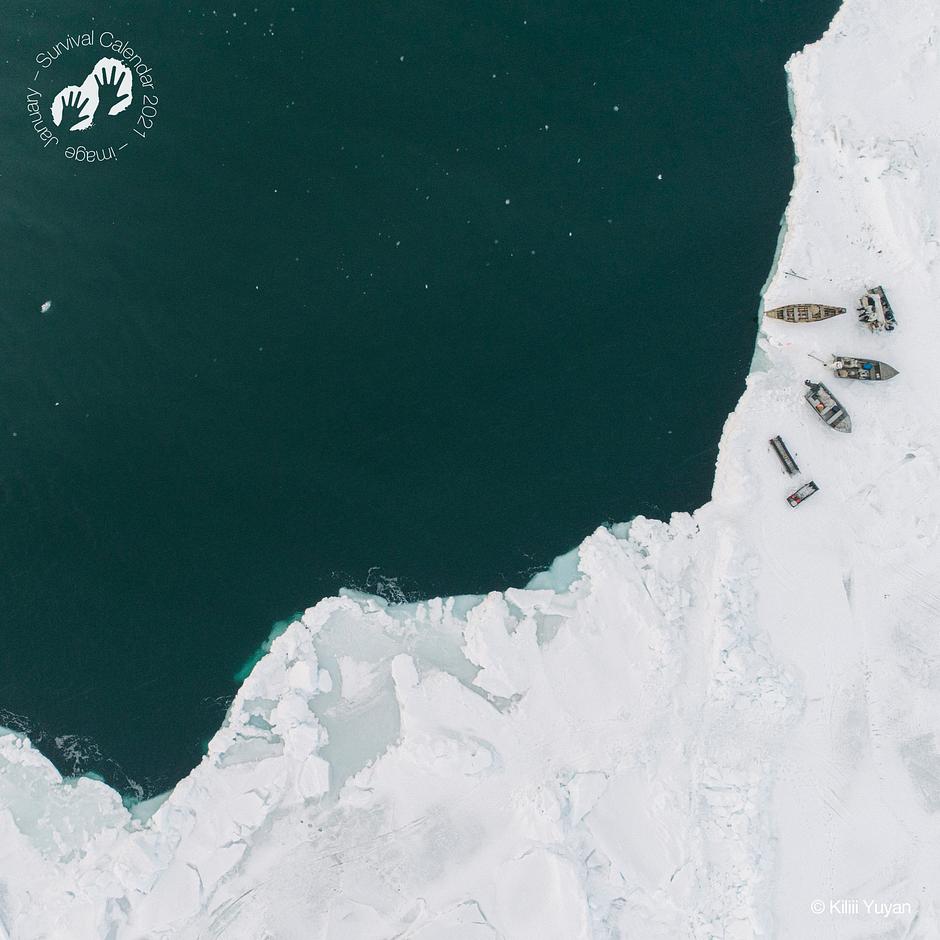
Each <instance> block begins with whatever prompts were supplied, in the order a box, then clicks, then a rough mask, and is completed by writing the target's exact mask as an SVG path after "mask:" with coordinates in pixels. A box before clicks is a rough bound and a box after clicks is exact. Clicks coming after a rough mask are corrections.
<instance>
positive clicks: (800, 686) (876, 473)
mask: <svg viewBox="0 0 940 940" xmlns="http://www.w3.org/2000/svg"><path fill="white" fill-rule="evenodd" d="M938 27H940V8H938V7H937V5H936V4H935V3H933V2H930V0H845V3H844V4H843V7H842V8H841V10H840V11H839V13H838V14H837V16H836V17H835V19H834V20H833V23H832V25H831V26H830V28H829V30H828V31H827V32H826V34H825V36H824V37H823V38H822V39H821V40H820V41H818V42H817V43H815V44H813V45H811V46H808V47H807V48H806V49H805V50H804V51H803V52H802V53H800V54H798V55H796V56H794V57H793V59H792V60H791V62H790V63H789V65H788V72H789V80H790V83H791V90H792V94H793V99H794V102H795V122H794V131H793V136H794V143H795V146H796V152H797V157H798V163H797V167H796V172H795V185H794V189H793V193H792V196H791V200H790V204H789V207H788V209H787V213H786V220H785V229H784V232H783V237H782V243H781V244H780V246H779V252H778V258H777V261H776V264H775V268H774V271H773V273H772V276H771V279H770V281H769V282H768V284H767V285H766V287H765V299H766V301H767V304H768V306H774V305H777V304H782V303H788V302H801V301H804V300H819V301H822V302H825V303H832V304H837V305H841V306H846V307H848V308H850V309H851V308H853V307H854V302H855V299H856V298H857V296H858V295H859V293H860V291H861V289H862V288H863V287H864V286H866V285H870V284H874V283H882V284H884V285H885V287H886V289H887V291H888V294H889V296H890V298H891V300H892V303H893V305H894V308H895V311H896V312H897V315H898V319H899V323H900V325H899V329H898V330H897V331H896V332H895V333H894V334H892V335H889V336H870V335H869V334H868V333H867V332H866V331H864V330H863V328H862V327H861V326H859V325H858V324H857V323H856V322H855V319H854V317H853V316H852V315H851V313H850V314H849V315H847V316H844V317H839V318H836V319H835V320H832V321H828V322H825V323H821V324H815V325H810V326H790V325H788V324H784V323H778V322H773V323H771V322H766V323H764V324H762V327H761V333H760V336H759V339H758V347H759V358H760V362H761V367H760V369H759V370H758V369H755V370H754V371H752V373H751V375H750V376H749V378H748V383H747V389H746V391H745V393H744V395H743V396H742V398H741V401H740V403H739V404H738V407H737V408H736V410H735V411H734V413H733V414H732V415H731V416H730V417H729V419H728V421H727V423H726V426H725V429H724V434H723V437H722V443H721V449H720V454H719V460H718V465H717V468H716V477H715V485H714V490H713V495H712V500H711V501H710V502H709V503H708V504H707V505H706V506H703V507H702V508H701V509H700V510H698V511H697V512H696V513H694V514H693V515H688V514H676V515H674V516H673V517H672V519H671V520H670V522H669V523H668V524H667V523H663V522H657V521H653V520H647V519H643V518H638V519H636V520H634V521H633V522H632V523H631V524H630V525H629V526H615V527H614V528H613V529H612V530H607V529H599V530H598V531H597V532H595V533H594V534H593V535H592V536H590V537H589V538H588V539H586V540H585V541H584V542H583V543H582V545H581V546H580V548H579V550H578V556H577V561H578V574H577V577H576V578H575V580H574V581H573V582H572V583H571V584H570V586H568V588H567V590H553V589H552V588H551V587H547V586H546V587H541V586H539V587H535V588H532V589H529V590H507V591H505V592H503V593H493V594H490V595H488V596H487V597H486V598H484V599H482V600H479V599H466V598H457V599H454V598H452V599H448V600H432V601H428V602H425V603H421V604H417V605H411V606H407V607H389V606H387V605H384V604H383V603H382V602H380V601H379V600H377V599H376V598H371V597H363V596H354V595H350V596H346V597H340V598H331V599H328V600H325V601H322V602H321V603H319V604H318V605H317V606H316V607H314V608H311V609H310V610H308V611H307V612H306V613H305V614H304V615H303V617H302V618H301V619H300V620H299V621H297V622H295V623H293V624H292V625H291V626H290V627H288V629H287V630H286V631H285V632H284V633H283V634H282V635H281V636H280V637H278V638H277V639H276V640H274V642H273V643H272V645H271V649H270V652H269V653H268V654H267V655H266V656H264V657H263V658H262V659H261V660H260V662H258V664H257V665H256V666H255V668H254V669H253V670H252V672H251V674H250V675H249V676H248V678H247V679H246V680H245V682H244V684H243V686H242V688H241V689H240V691H239V693H238V695H237V697H236V699H235V701H234V703H233V705H232V707H231V709H230V712H229V715H228V717H227V719H226V722H225V724H224V725H223V727H222V728H221V729H220V731H219V732H218V734H217V735H216V736H215V737H214V738H213V740H212V742H211V743H210V746H209V751H208V754H207V756H206V758H205V759H204V760H203V762H202V763H201V764H200V766H199V767H197V768H196V769H195V770H194V771H193V772H192V773H191V774H190V775H189V776H188V777H187V778H186V779H185V780H183V781H181V782H180V783H179V784H178V785H177V786H176V788H175V789H174V790H173V792H172V793H171V794H170V795H169V796H168V797H167V798H166V800H165V801H164V802H162V804H161V805H159V806H158V807H157V808H156V809H155V810H154V812H153V813H152V815H150V816H149V818H146V819H142V818H135V817H133V816H132V815H131V814H130V813H129V812H128V810H126V809H125V807H124V806H123V805H122V803H121V800H120V797H119V796H118V794H117V793H116V792H114V791H113V790H111V789H110V788H108V787H107V786H105V785H104V784H103V783H101V782H99V781H95V780H92V779H88V778H82V779H78V780H69V781H63V780H62V779H61V778H60V776H59V775H58V773H57V772H56V771H55V769H54V768H53V767H52V765H51V764H50V763H49V762H48V761H47V760H46V759H45V758H44V757H42V755H40V754H39V753H38V752H37V751H36V750H35V749H33V748H32V747H31V746H30V744H29V741H28V740H27V739H25V738H23V737H21V736H17V735H14V734H12V733H10V734H6V735H3V736H0V936H9V937H15V938H17V940H19V938H39V937H43V938H53V937H63V938H84V937H89V938H92V937H95V938H97V937H108V938H115V940H116V938H137V937H174V938H177V937H193V938H195V937H199V938H202V937H231V938H235V937H237V938H241V937H245V938H249V937H250V938H259V937H277V938H294V937H297V938H301V937H303V938H316V937H319V938H342V940H346V938H352V940H369V938H375V940H380V938H382V940H384V938H389V937H400V938H406V937H407V938H416V940H438V938H440V940H443V938H447V940H452V938H456V940H483V938H494V940H495V938H507V940H526V938H533V940H535V938H538V940H552V938H557V940H577V938H588V937H610V938H614V937H642V938H644V940H656V938H663V940H665V938H669V940H674V938H677V937H693V938H702V940H704V938H713V937H714V938H718V937H721V938H723V940H734V938H742V940H743V938H750V937H781V938H799V940H809V938H815V937H826V938H831V937H839V938H848V937H871V936H874V935H876V934H877V935H878V936H884V937H888V936H897V937H906V938H934V937H937V936H940V918H938V910H937V906H938V902H940V747H938V741H937V738H936V737H935V734H936V730H937V725H938V718H940V707H938V706H940V631H938V629H937V624H938V620H940V591H938V589H937V588H936V587H935V585H936V584H937V583H938V575H940V547H938V539H940V504H938V500H937V496H936V494H937V492H938V482H940V473H938V455H940V433H938V432H940V395H938V390H937V380H936V378H935V367H934V364H935V363H936V362H937V361H940V323H938V319H937V317H936V316H935V314H934V311H935V309H936V308H937V306H938V303H940V268H938V265H937V258H938V255H940V237H938V229H937V222H938V214H940V159H938V158H940V117H938V115H937V113H936V109H935V107H934V100H935V98H936V94H937V91H938V89H940V60H938V46H940V32H938ZM787 271H795V272H797V273H798V274H799V275H801V277H802V278H805V280H800V279H797V278H794V277H792V276H790V275H788V274H786V273H785V272H787ZM810 352H813V353H816V354H818V355H825V354H827V353H830V352H838V353H843V354H853V353H857V354H860V355H867V356H873V357H876V358H883V359H885V360H887V361H888V362H890V363H891V364H892V365H894V366H896V367H897V368H898V369H900V375H899V376H898V377H897V378H896V379H894V380H892V381H891V382H889V383H886V384H884V387H877V386H873V387H866V386H865V385H864V384H863V383H848V382H844V383H841V384H839V385H838V390H837V394H838V395H839V397H840V399H841V400H842V401H843V403H844V404H845V405H846V407H847V408H848V410H849V411H850V413H851V415H852V418H853V423H854V428H855V430H854V432H853V433H852V434H851V435H842V434H836V433H834V432H832V431H831V430H829V429H828V428H826V427H825V426H824V425H823V424H822V423H821V422H820V421H818V420H817V418H816V417H815V415H814V414H813V413H812V412H811V410H810V409H809V408H807V407H806V405H805V403H804V402H803V401H802V390H803V389H802V382H803V379H804V378H818V377H821V376H822V372H821V370H822V367H821V366H820V365H819V364H818V363H816V362H815V361H814V360H812V359H810V358H809V357H808V355H807V354H808V353H810ZM829 381H830V385H831V386H832V385H835V383H836V382H837V380H836V379H834V378H833V379H830V380H829ZM855 386H861V387H855ZM774 434H782V435H783V436H784V438H785V439H786V440H787V442H788V444H789V445H790V446H791V449H792V450H793V451H794V455H795V457H796V459H797V462H798V463H799V464H800V466H801V468H802V469H803V470H804V471H805V474H806V476H807V477H810V476H811V477H813V479H815V480H816V482H817V483H818V484H819V486H820V492H819V493H818V494H817V495H816V496H814V497H813V498H812V499H811V500H809V501H808V502H807V503H806V504H804V505H803V506H801V507H799V509H797V510H793V509H791V508H790V507H789V506H788V505H787V504H786V502H785V499H784V497H785V496H786V494H787V493H788V492H789V491H790V489H791V486H792V481H790V480H789V479H788V478H786V477H785V476H783V474H782V473H781V471H780V469H779V466H778V464H777V463H776V460H775V458H774V457H773V455H772V454H771V453H770V452H769V450H768V448H767V440H768V438H769V437H771V436H773V435H774ZM853 902H854V906H853ZM873 905H881V907H874V906H873ZM885 905H887V913H884V912H883V910H884V909H885ZM818 910H821V913H817V911H818Z"/></svg>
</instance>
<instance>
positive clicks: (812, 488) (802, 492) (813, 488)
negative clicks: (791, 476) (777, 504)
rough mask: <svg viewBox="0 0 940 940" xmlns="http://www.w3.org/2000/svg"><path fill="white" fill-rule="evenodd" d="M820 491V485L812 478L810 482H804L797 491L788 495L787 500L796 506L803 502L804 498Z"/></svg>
mask: <svg viewBox="0 0 940 940" xmlns="http://www.w3.org/2000/svg"><path fill="white" fill-rule="evenodd" d="M818 492H819V487H818V486H817V485H816V484H815V483H814V482H813V481H812V480H810V481H809V483H804V484H803V485H802V486H801V487H800V488H799V489H798V490H797V491H796V492H795V493H791V494H790V495H789V496H788V497H787V502H788V503H789V504H790V505H791V506H794V507H796V506H799V505H800V503H802V502H803V500H804V499H809V497H810V496H812V495H813V493H818Z"/></svg>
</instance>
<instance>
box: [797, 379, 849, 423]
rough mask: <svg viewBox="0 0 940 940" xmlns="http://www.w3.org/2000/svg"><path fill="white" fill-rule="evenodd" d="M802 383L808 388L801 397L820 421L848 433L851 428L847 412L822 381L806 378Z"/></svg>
mask: <svg viewBox="0 0 940 940" xmlns="http://www.w3.org/2000/svg"><path fill="white" fill-rule="evenodd" d="M804 384H805V385H806V386H807V387H808V389H807V391H806V393H805V394H804V395H803V397H804V398H805V399H806V400H807V401H808V402H809V404H810V406H811V407H812V409H813V411H815V412H816V414H818V415H819V417H820V419H821V420H822V421H825V422H826V424H828V425H829V427H831V428H832V429H833V430H834V431H843V432H845V433H848V432H849V431H851V430H852V419H851V418H849V414H848V412H847V411H846V410H845V408H843V407H842V405H841V404H840V402H839V400H838V399H837V398H836V397H835V395H833V394H832V392H830V391H829V389H828V388H826V386H825V385H823V384H822V382H811V381H810V380H809V379H807V380H806V382H805V383H804Z"/></svg>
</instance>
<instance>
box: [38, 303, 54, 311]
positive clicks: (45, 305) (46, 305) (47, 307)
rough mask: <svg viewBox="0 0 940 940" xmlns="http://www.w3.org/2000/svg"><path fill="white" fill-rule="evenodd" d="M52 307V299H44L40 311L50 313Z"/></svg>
mask: <svg viewBox="0 0 940 940" xmlns="http://www.w3.org/2000/svg"><path fill="white" fill-rule="evenodd" d="M51 309H52V301H51V300H44V301H43V302H42V306H41V307H40V308H39V312H40V313H48V312H49V311H50V310H51Z"/></svg>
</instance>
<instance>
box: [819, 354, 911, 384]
mask: <svg viewBox="0 0 940 940" xmlns="http://www.w3.org/2000/svg"><path fill="white" fill-rule="evenodd" d="M826 365H827V367H828V368H830V369H832V371H833V372H834V373H835V374H836V375H837V376H839V378H840V379H859V380H861V381H863V382H883V381H885V380H886V379H893V378H894V377H895V376H896V375H897V374H898V370H897V369H895V368H894V366H889V365H888V363H887V362H879V361H878V360H877V359H856V358H855V357H854V356H839V355H837V354H836V353H833V355H832V362H827V363H826Z"/></svg>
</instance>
